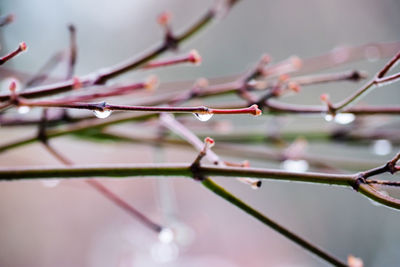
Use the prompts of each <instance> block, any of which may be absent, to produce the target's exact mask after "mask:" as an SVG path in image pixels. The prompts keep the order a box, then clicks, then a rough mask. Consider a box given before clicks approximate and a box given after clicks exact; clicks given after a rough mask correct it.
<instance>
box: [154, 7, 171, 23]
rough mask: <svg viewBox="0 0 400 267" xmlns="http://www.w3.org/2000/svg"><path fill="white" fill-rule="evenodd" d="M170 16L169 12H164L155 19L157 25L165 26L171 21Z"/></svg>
mask: <svg viewBox="0 0 400 267" xmlns="http://www.w3.org/2000/svg"><path fill="white" fill-rule="evenodd" d="M171 17H172V14H171V12H169V11H164V12H162V13H161V14H160V15H158V17H157V23H158V24H160V25H161V26H167V25H168V24H169V22H170V21H171Z"/></svg>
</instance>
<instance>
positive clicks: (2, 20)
mask: <svg viewBox="0 0 400 267" xmlns="http://www.w3.org/2000/svg"><path fill="white" fill-rule="evenodd" d="M14 19H15V16H14V14H8V15H4V16H0V27H3V26H6V25H7V24H10V23H11V22H13V21H14Z"/></svg>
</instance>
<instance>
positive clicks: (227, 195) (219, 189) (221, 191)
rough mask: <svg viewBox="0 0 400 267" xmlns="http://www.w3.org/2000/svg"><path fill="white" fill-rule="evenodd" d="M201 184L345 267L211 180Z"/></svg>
mask: <svg viewBox="0 0 400 267" xmlns="http://www.w3.org/2000/svg"><path fill="white" fill-rule="evenodd" d="M202 184H203V185H204V186H205V187H206V188H207V189H209V190H211V191H212V192H214V193H215V194H217V195H218V196H220V197H222V198H223V199H225V200H226V201H228V202H230V203H231V204H233V205H235V206H236V207H238V208H240V209H241V210H243V211H244V212H246V213H247V214H249V215H251V216H253V217H254V218H256V219H257V220H259V221H260V222H262V223H263V224H265V225H267V226H269V227H271V228H272V229H274V230H275V231H277V232H279V233H280V234H282V235H283V236H285V237H287V238H288V239H290V240H291V241H293V242H295V243H296V244H298V245H299V246H301V247H302V248H304V249H305V250H308V251H309V252H311V253H313V254H315V255H316V256H318V257H319V258H321V259H324V260H326V261H327V262H329V263H331V264H333V265H335V266H347V264H346V263H344V262H342V261H341V260H339V259H337V258H335V257H334V256H332V255H330V254H329V253H328V252H325V251H324V250H322V249H321V248H319V247H317V246H316V245H313V244H311V243H310V242H308V241H307V240H305V239H303V238H302V237H300V236H298V235H296V234H295V233H293V232H291V231H289V230H288V229H286V228H284V227H282V226H281V225H279V224H278V223H276V222H275V221H273V220H271V219H270V218H268V217H267V216H265V215H263V214H262V213H260V212H259V211H257V210H255V209H254V208H252V207H250V206H249V205H247V204H246V203H244V202H243V201H242V200H240V199H239V198H237V197H235V196H234V195H232V194H231V193H230V192H228V191H226V190H225V189H224V188H222V187H221V186H219V185H218V184H216V183H214V182H213V181H212V180H211V179H209V178H206V179H204V180H203V181H202Z"/></svg>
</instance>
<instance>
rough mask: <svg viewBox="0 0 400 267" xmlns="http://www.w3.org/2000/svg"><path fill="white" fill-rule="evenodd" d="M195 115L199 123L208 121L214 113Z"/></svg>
mask: <svg viewBox="0 0 400 267" xmlns="http://www.w3.org/2000/svg"><path fill="white" fill-rule="evenodd" d="M193 115H194V116H195V117H196V118H198V119H199V121H208V120H209V119H211V117H212V116H213V114H212V113H193Z"/></svg>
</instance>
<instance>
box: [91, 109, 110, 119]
mask: <svg viewBox="0 0 400 267" xmlns="http://www.w3.org/2000/svg"><path fill="white" fill-rule="evenodd" d="M93 113H94V115H95V116H96V117H97V118H99V119H105V118H107V117H109V116H110V115H111V113H112V111H111V110H109V109H105V110H103V111H100V110H93Z"/></svg>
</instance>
